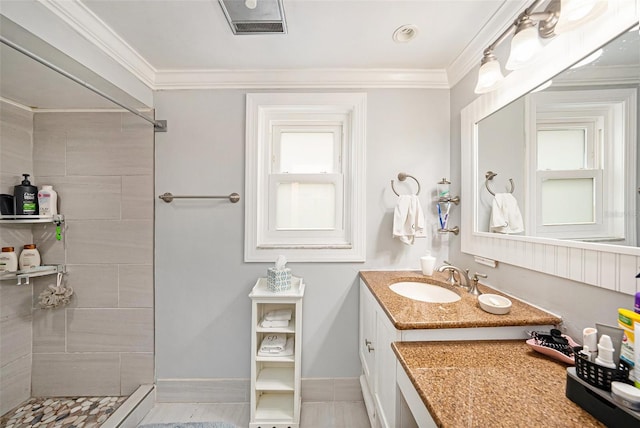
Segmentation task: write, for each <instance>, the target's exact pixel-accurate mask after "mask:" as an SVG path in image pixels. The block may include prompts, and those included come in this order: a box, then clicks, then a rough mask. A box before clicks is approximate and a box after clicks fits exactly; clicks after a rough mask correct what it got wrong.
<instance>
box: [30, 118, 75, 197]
mask: <svg viewBox="0 0 640 428" xmlns="http://www.w3.org/2000/svg"><path fill="white" fill-rule="evenodd" d="M36 117H38V115H36ZM66 150H67V133H66V132H62V131H61V132H39V131H36V132H34V133H33V173H34V174H35V176H36V177H38V182H39V183H41V184H48V183H44V181H43V178H42V177H60V176H64V175H65V173H66V166H67V162H66V159H67V155H66V153H67V152H66ZM54 188H55V187H54Z"/></svg>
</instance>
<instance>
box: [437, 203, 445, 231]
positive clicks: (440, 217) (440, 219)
mask: <svg viewBox="0 0 640 428" xmlns="http://www.w3.org/2000/svg"><path fill="white" fill-rule="evenodd" d="M438 221H439V222H440V229H444V225H443V224H442V210H441V209H440V204H438Z"/></svg>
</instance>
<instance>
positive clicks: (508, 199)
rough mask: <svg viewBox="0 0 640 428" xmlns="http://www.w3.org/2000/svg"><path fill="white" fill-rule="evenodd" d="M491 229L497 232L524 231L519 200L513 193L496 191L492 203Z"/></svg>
mask: <svg viewBox="0 0 640 428" xmlns="http://www.w3.org/2000/svg"><path fill="white" fill-rule="evenodd" d="M489 226H490V228H491V231H492V232H495V233H520V232H523V231H524V223H523V221H522V214H520V208H518V201H517V200H516V198H514V197H513V195H512V194H511V193H496V196H495V197H494V198H493V204H492V205H491V220H490V224H489Z"/></svg>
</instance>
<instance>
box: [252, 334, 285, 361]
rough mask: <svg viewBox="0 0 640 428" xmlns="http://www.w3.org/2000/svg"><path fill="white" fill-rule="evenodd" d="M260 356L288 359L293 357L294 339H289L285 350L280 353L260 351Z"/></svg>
mask: <svg viewBox="0 0 640 428" xmlns="http://www.w3.org/2000/svg"><path fill="white" fill-rule="evenodd" d="M258 355H259V356H261V357H286V356H289V355H293V337H290V338H288V339H287V344H286V345H284V349H283V350H282V351H279V352H270V351H263V350H262V349H260V350H259V351H258Z"/></svg>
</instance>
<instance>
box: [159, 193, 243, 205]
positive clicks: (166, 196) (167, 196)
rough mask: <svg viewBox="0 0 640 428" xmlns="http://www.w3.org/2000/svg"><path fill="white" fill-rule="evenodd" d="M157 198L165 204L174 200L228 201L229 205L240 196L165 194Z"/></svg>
mask: <svg viewBox="0 0 640 428" xmlns="http://www.w3.org/2000/svg"><path fill="white" fill-rule="evenodd" d="M158 198H160V199H162V200H163V201H165V202H166V203H170V202H172V201H173V200H174V199H229V201H230V202H231V203H234V204H235V203H236V202H238V201H239V200H240V195H238V194H237V193H235V192H234V193H232V194H230V195H228V196H177V195H173V194H171V193H170V192H166V193H163V194H162V195H160V196H158Z"/></svg>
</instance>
